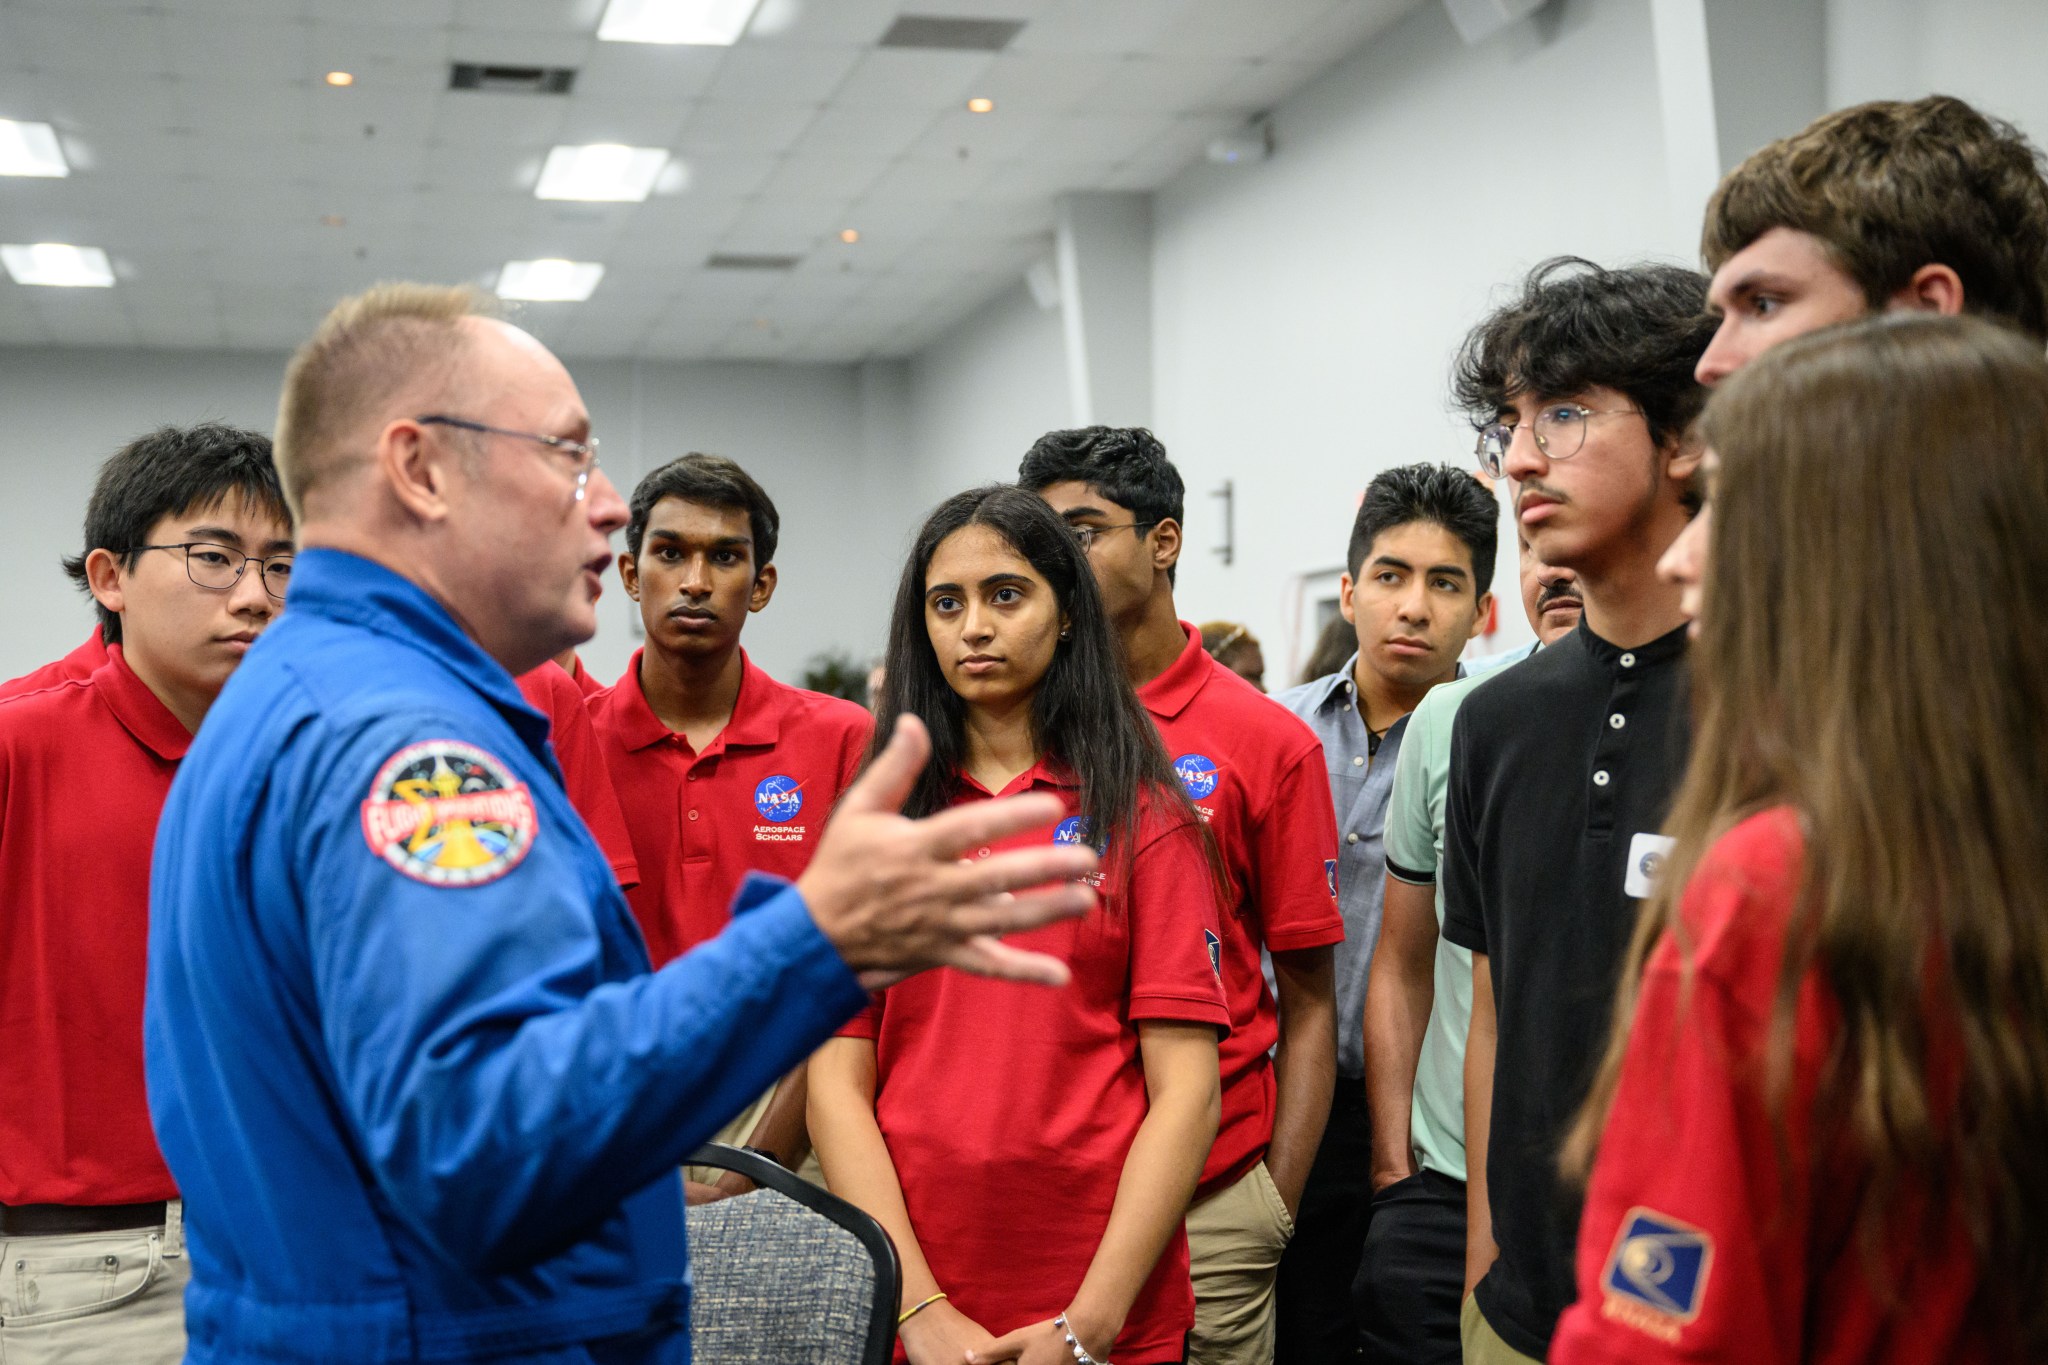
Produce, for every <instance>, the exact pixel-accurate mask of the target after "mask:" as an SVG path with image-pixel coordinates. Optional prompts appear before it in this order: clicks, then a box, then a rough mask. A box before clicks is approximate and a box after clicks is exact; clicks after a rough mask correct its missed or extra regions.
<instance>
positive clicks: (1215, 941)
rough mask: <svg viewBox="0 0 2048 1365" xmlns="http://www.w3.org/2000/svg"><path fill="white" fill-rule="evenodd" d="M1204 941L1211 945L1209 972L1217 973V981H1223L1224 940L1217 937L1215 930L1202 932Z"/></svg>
mask: <svg viewBox="0 0 2048 1365" xmlns="http://www.w3.org/2000/svg"><path fill="white" fill-rule="evenodd" d="M1202 941H1203V942H1204V943H1206V944H1208V945H1209V970H1210V971H1212V972H1214V973H1216V979H1217V980H1218V981H1221V980H1222V979H1223V940H1222V939H1220V938H1218V937H1216V931H1215V930H1214V929H1204V930H1203V931H1202Z"/></svg>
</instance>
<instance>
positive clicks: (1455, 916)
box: [1396, 709, 1492, 953]
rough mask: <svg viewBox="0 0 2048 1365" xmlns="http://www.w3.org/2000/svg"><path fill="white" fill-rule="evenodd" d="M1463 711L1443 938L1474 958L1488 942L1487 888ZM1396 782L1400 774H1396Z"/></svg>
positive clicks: (1454, 768) (1455, 734)
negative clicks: (1481, 864)
mask: <svg viewBox="0 0 2048 1365" xmlns="http://www.w3.org/2000/svg"><path fill="white" fill-rule="evenodd" d="M1466 718H1467V712H1466V711H1465V710H1463V709H1461V710H1460V711H1459V712H1458V716H1457V718H1456V719H1455V720H1453V722H1452V724H1451V761H1450V766H1449V769H1448V770H1447V772H1446V775H1445V778H1444V857H1443V867H1442V868H1441V870H1440V872H1439V876H1440V877H1441V879H1442V884H1443V889H1444V937H1445V938H1447V939H1449V940H1450V941H1451V942H1452V943H1455V944H1457V945H1458V946H1459V947H1460V948H1468V949H1470V950H1471V951H1473V952H1475V953H1487V952H1491V951H1492V949H1490V948H1489V947H1488V946H1487V941H1486V914H1485V908H1486V907H1485V890H1484V887H1485V883H1484V882H1482V881H1481V880H1480V876H1479V837H1478V836H1479V812H1478V811H1477V810H1476V809H1475V808H1474V807H1475V805H1476V802H1475V800H1474V798H1473V788H1474V787H1475V786H1476V783H1475V782H1474V781H1473V777H1474V774H1473V771H1472V746H1471V735H1472V727H1471V726H1470V725H1468V724H1465V723H1463V722H1464V721H1465V720H1466ZM1396 776H1397V777H1398V776H1399V770H1398V769H1396Z"/></svg>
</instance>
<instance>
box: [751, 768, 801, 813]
mask: <svg viewBox="0 0 2048 1365" xmlns="http://www.w3.org/2000/svg"><path fill="white" fill-rule="evenodd" d="M754 809H755V810H757V811H759V812H760V813H761V818H762V819H763V820H767V821H770V822H771V823H773V824H778V825H786V824H788V823H789V822H790V821H792V820H794V819H796V817H797V816H799V815H801V814H802V813H803V809H804V784H803V783H801V782H799V781H797V780H796V779H795V778H793V777H786V776H784V775H783V774H781V773H777V774H775V775H774V776H773V777H764V778H762V779H761V782H760V785H758V786H756V787H755V788H754Z"/></svg>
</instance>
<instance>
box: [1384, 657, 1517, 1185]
mask: <svg viewBox="0 0 2048 1365" xmlns="http://www.w3.org/2000/svg"><path fill="white" fill-rule="evenodd" d="M1535 652H1536V647H1535V646H1534V645H1531V646H1530V647H1529V648H1528V649H1526V650H1522V651H1518V652H1516V653H1514V654H1510V655H1508V656H1507V657H1506V658H1504V659H1502V660H1501V661H1500V663H1499V664H1498V665H1495V666H1493V667H1490V668H1486V669H1484V670H1483V671H1482V672H1478V673H1472V674H1468V675H1467V676H1465V677H1463V678H1459V679H1458V680H1457V681H1455V682H1447V683H1441V684H1439V685H1437V686H1436V687H1433V688H1431V689H1430V690H1429V695H1428V696H1426V697H1424V698H1423V699H1422V704H1421V705H1420V706H1418V707H1416V708H1415V710H1414V712H1413V714H1411V715H1410V716H1409V717H1408V735H1407V738H1406V739H1405V740H1404V741H1403V743H1402V745H1401V754H1400V757H1399V758H1398V759H1397V760H1396V762H1395V766H1394V789H1393V791H1392V793H1391V794H1390V795H1389V796H1388V797H1387V830H1386V857H1387V875H1388V876H1390V877H1393V878H1395V879H1396V880H1398V881H1404V882H1408V883H1409V884H1411V885H1414V886H1434V887H1435V888H1436V923H1437V928H1438V930H1439V931H1441V930H1442V928H1443V923H1444V888H1443V884H1442V882H1440V881H1439V880H1438V879H1437V867H1438V865H1439V864H1440V863H1441V862H1442V860H1443V852H1444V786H1445V783H1446V781H1447V780H1448V779H1449V777H1450V768H1451V721H1452V720H1453V719H1454V718H1455V717H1456V716H1457V714H1458V707H1459V706H1461V705H1463V704H1464V701H1465V695H1466V694H1467V693H1468V692H1470V691H1471V690H1472V689H1473V688H1475V687H1477V686H1478V685H1479V684H1480V683H1482V682H1485V681H1487V680H1488V679H1489V678H1492V677H1494V676H1496V674H1497V673H1498V672H1499V670H1500V669H1501V668H1505V667H1512V666H1513V665H1515V664H1517V663H1519V662H1521V661H1522V660H1523V659H1526V658H1528V657H1529V655H1531V654H1533V653H1535ZM1435 975H1436V1000H1435V1003H1434V1004H1432V1005H1431V1006H1430V1011H1429V1025H1428V1027H1427V1028H1426V1029H1425V1030H1424V1032H1423V1035H1422V1055H1421V1058H1420V1059H1419V1061H1418V1062H1417V1064H1416V1067H1415V1098H1414V1100H1413V1101H1412V1102H1411V1104H1410V1105H1409V1110H1408V1140H1409V1143H1410V1144H1411V1145H1412V1146H1413V1147H1414V1149H1415V1160H1416V1164H1417V1165H1419V1166H1423V1167H1426V1168H1427V1169H1429V1170H1432V1171H1438V1172H1441V1173H1442V1174H1444V1175H1447V1176H1449V1177H1451V1178H1452V1179H1453V1180H1463V1179H1464V1178H1465V1034H1466V1032H1467V1030H1468V1029H1470V1027H1471V1024H1472V953H1471V951H1470V950H1469V949H1466V948H1460V947H1459V946H1458V945H1457V944H1455V943H1452V942H1451V941H1450V940H1449V939H1446V938H1444V937H1443V936H1442V934H1441V932H1439V934H1438V936H1437V941H1436V966H1435Z"/></svg>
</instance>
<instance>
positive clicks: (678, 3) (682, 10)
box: [597, 0, 761, 47]
mask: <svg viewBox="0 0 2048 1365" xmlns="http://www.w3.org/2000/svg"><path fill="white" fill-rule="evenodd" d="M760 3H761V0H611V3H610V4H609V5H606V6H605V11H604V19H603V21H602V22H600V23H599V24H598V26H597V36H598V37H600V38H602V39H604V40H605V41H606V42H608V43H696V44H699V45H703V46H708V47H731V46H732V45H733V44H734V43H736V42H738V41H739V40H740V35H741V34H742V33H745V32H746V31H747V23H748V21H749V20H751V19H752V18H753V17H754V10H755V9H756V8H757V7H758V6H759V5H760Z"/></svg>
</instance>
